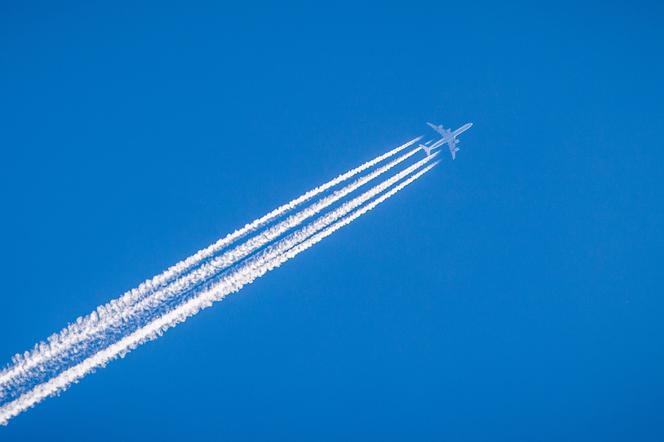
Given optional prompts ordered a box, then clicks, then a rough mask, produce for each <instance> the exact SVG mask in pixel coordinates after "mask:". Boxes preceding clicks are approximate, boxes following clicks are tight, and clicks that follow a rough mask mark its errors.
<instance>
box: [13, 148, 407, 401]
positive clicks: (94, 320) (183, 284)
mask: <svg viewBox="0 0 664 442" xmlns="http://www.w3.org/2000/svg"><path fill="white" fill-rule="evenodd" d="M419 150H420V148H419V147H418V148H415V149H412V150H411V151H410V152H408V153H406V154H405V155H402V156H400V157H398V158H397V159H395V160H393V161H391V162H390V163H388V164H386V165H384V166H382V167H380V168H378V169H376V170H375V171H373V172H371V173H369V174H367V175H365V176H363V177H361V178H358V179H357V180H355V181H354V182H353V183H351V184H350V185H348V186H346V187H344V188H342V189H340V190H337V191H336V192H334V193H333V194H331V195H330V196H327V197H325V198H322V199H320V200H319V201H317V202H316V203H314V204H312V205H311V206H309V207H307V208H305V209H303V210H301V211H300V212H297V213H295V214H293V215H291V216H289V217H288V218H286V219H285V220H284V221H281V222H280V223H278V224H276V225H274V226H272V227H270V228H268V229H267V230H265V231H263V232H261V233H260V234H259V235H256V236H255V237H253V238H251V239H249V240H248V241H246V242H245V243H242V244H240V245H239V246H237V247H235V248H234V249H231V250H228V251H226V252H225V253H223V254H222V255H221V256H219V257H216V258H214V259H213V260H211V261H210V262H206V263H205V264H203V265H202V266H200V267H199V268H197V269H195V270H193V271H191V272H190V273H188V274H186V275H185V276H182V277H181V278H179V279H176V280H175V281H174V282H173V283H172V284H170V285H168V286H166V287H165V288H162V289H159V290H157V291H156V292H153V293H152V294H149V295H147V296H144V297H143V299H140V300H137V301H136V302H134V303H132V304H130V305H128V306H124V305H123V303H122V302H119V301H118V300H115V301H111V303H110V304H111V305H114V309H113V311H112V312H111V313H110V314H105V315H104V316H102V317H100V315H99V314H98V313H97V312H98V310H99V309H97V311H95V312H93V313H92V314H91V315H88V316H87V317H85V318H82V319H80V320H78V321H77V322H76V323H74V324H72V325H70V326H69V327H67V328H66V329H64V330H63V331H62V332H61V333H60V335H59V339H58V340H57V341H53V342H49V343H48V344H47V343H42V345H38V346H37V347H36V350H35V351H33V352H32V353H31V354H30V355H29V357H28V358H25V359H23V360H22V361H21V362H20V363H17V364H16V365H15V366H13V367H12V369H11V370H8V371H7V372H6V373H4V374H3V376H2V377H0V397H2V394H1V392H2V385H5V386H8V384H9V383H11V382H16V380H17V379H19V378H20V377H22V376H29V371H30V370H31V369H34V368H35V367H38V366H39V365H40V364H43V363H44V362H45V361H51V360H53V359H55V358H61V359H62V358H67V357H68V355H70V354H72V353H75V352H76V351H77V350H78V349H79V345H81V344H82V345H85V341H86V340H88V339H92V338H94V337H95V336H96V335H99V334H103V333H104V332H105V331H107V329H108V327H112V326H117V325H119V324H120V323H121V322H122V321H124V320H127V319H129V318H130V317H136V316H137V315H140V314H142V313H144V312H146V311H149V310H151V309H153V308H155V307H157V306H159V305H160V304H161V303H163V302H164V301H165V300H167V299H170V298H172V297H173V296H177V295H178V294H181V293H184V292H186V291H187V290H189V289H191V288H193V287H194V286H196V285H197V284H199V283H201V282H204V281H205V280H207V279H209V278H211V277H213V276H214V275H215V274H217V273H218V272H219V271H220V270H221V269H224V268H227V267H229V266H231V265H233V264H235V263H237V262H238V261H239V260H241V259H243V258H245V257H246V256H248V255H249V254H251V253H253V252H254V251H256V250H258V249H259V248H261V247H263V246H264V245H266V244H268V243H270V242H272V241H273V240H275V239H276V238H278V237H279V236H280V235H282V234H283V233H285V232H287V231H288V230H290V229H292V228H293V227H296V226H297V225H299V224H301V223H302V222H304V221H305V220H306V219H307V218H310V217H311V216H314V215H315V214H317V213H319V212H320V211H321V210H323V209H325V208H326V207H329V206H330V205H331V204H333V203H335V202H336V201H338V200H340V199H341V198H343V197H345V196H347V195H348V194H350V193H352V192H354V191H355V190H357V189H358V188H360V187H361V186H363V185H364V184H366V183H368V182H369V181H371V180H373V179H374V178H376V177H378V176H379V175H381V174H383V173H385V172H387V171H388V170H390V169H392V168H393V167H395V166H396V165H398V164H400V163H401V162H403V161H405V160H407V159H408V158H410V157H411V156H413V155H414V154H415V153H417V152H418V151H419ZM107 305H108V304H107Z"/></svg>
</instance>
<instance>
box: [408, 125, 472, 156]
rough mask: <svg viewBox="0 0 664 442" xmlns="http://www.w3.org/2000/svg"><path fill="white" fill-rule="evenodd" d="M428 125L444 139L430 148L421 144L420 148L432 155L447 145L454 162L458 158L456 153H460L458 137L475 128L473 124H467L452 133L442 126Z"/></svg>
mask: <svg viewBox="0 0 664 442" xmlns="http://www.w3.org/2000/svg"><path fill="white" fill-rule="evenodd" d="M427 124H428V125H429V127H431V128H432V129H433V130H435V131H436V132H438V133H439V134H440V136H441V137H442V138H441V139H440V140H438V141H436V142H435V143H433V144H432V145H430V146H426V145H424V144H420V147H421V148H422V149H423V150H424V151H425V152H426V154H427V155H430V154H431V151H432V150H434V149H436V148H438V147H440V146H442V145H443V144H445V143H447V147H448V148H449V149H450V154H452V159H453V160H454V159H455V158H456V153H457V152H458V151H459V148H458V147H457V146H458V145H459V143H460V141H459V140H458V139H457V137H458V136H459V135H461V134H462V133H464V132H465V131H467V130H468V129H470V128H471V127H472V126H473V123H466V124H464V125H463V126H461V127H460V128H458V129H457V130H455V131H452V130H451V129H445V128H444V127H443V125H442V124H438V125H435V124H432V123H427Z"/></svg>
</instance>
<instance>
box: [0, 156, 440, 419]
mask: <svg viewBox="0 0 664 442" xmlns="http://www.w3.org/2000/svg"><path fill="white" fill-rule="evenodd" d="M433 156H434V155H432V156H431V157H427V158H425V159H424V160H422V161H420V162H418V163H416V164H414V165H413V166H411V167H409V168H408V169H406V170H408V173H406V174H404V172H405V171H406V170H404V172H401V173H399V174H396V175H395V176H394V177H392V178H390V179H389V180H386V181H384V182H383V183H381V184H379V185H378V186H375V187H374V188H372V189H371V190H369V191H367V192H365V193H364V194H363V195H361V196H360V197H357V198H356V199H354V200H352V201H350V202H348V203H345V204H344V206H345V207H346V209H345V213H346V214H347V213H348V212H349V211H351V210H354V209H355V208H356V207H358V206H360V205H362V203H360V202H359V201H360V200H362V199H364V201H367V198H369V199H370V198H372V197H373V196H375V195H377V194H378V193H380V192H382V191H383V190H385V189H387V188H389V187H390V186H391V185H392V184H394V183H395V182H397V181H398V180H400V179H401V178H403V177H405V176H407V175H408V174H409V173H411V172H413V171H414V170H416V169H417V168H419V167H421V166H422V165H424V164H425V163H426V162H427V161H429V160H430V159H431V158H433ZM436 164H437V162H436V163H434V164H431V165H429V166H427V167H425V168H423V169H421V170H420V171H419V172H417V173H415V174H413V175H412V176H410V177H409V178H408V179H407V180H405V181H403V182H402V183H400V184H398V185H397V186H395V187H394V188H392V189H391V190H389V191H388V192H386V193H384V194H383V195H382V196H380V197H378V198H376V199H375V200H373V201H372V202H370V203H367V204H365V205H364V206H362V207H361V208H360V209H358V210H355V211H354V212H353V213H352V214H350V215H347V216H345V217H341V219H340V220H339V218H340V216H338V215H340V214H343V213H344V210H342V208H339V209H337V210H335V211H334V212H336V213H337V217H336V219H337V221H336V222H335V221H334V216H330V215H331V214H330V215H326V216H325V217H323V218H326V217H327V219H328V226H327V227H326V228H324V229H322V230H320V229H319V230H320V231H319V232H318V233H316V234H314V235H310V236H309V237H308V239H305V238H304V237H298V238H297V240H296V241H295V242H294V243H293V239H294V238H295V236H297V235H298V233H300V235H299V236H302V235H301V232H295V233H294V234H291V235H290V236H288V237H286V238H285V239H282V240H280V241H278V242H277V244H281V245H280V246H279V247H275V246H270V247H268V249H266V252H264V253H261V254H259V255H258V256H256V257H253V258H250V259H249V260H248V261H247V263H246V264H243V265H240V266H239V267H237V268H235V269H233V271H232V272H231V273H230V274H229V275H226V276H224V277H223V278H221V280H220V281H219V282H218V283H217V284H216V285H214V286H212V287H211V288H209V289H208V290H206V291H204V292H202V293H200V294H198V295H197V296H195V297H194V298H192V299H190V300H188V301H186V302H185V303H184V304H182V305H180V306H178V307H177V308H175V309H173V310H172V311H170V312H168V313H166V314H164V315H163V316H160V317H159V318H156V319H155V320H153V321H152V322H150V323H149V324H146V325H145V326H144V327H142V328H140V329H138V330H136V331H134V332H133V333H131V334H129V335H127V336H125V337H124V338H122V339H121V340H119V341H118V342H116V343H114V344H111V345H110V346H108V347H107V348H105V349H103V350H101V351H99V352H97V353H95V354H94V355H92V356H91V357H89V358H87V359H86V360H84V361H82V362H80V363H79V364H77V365H75V366H73V367H71V368H69V369H67V370H65V371H63V372H62V373H60V374H59V375H57V376H56V377H54V378H52V379H50V380H49V381H47V382H45V383H42V384H40V385H37V386H35V387H34V388H33V389H32V390H31V391H29V392H27V393H25V394H23V395H21V396H20V397H19V398H18V399H16V400H14V401H12V402H10V403H8V404H6V405H4V406H3V407H0V424H6V423H7V422H8V421H9V419H11V418H12V417H14V416H16V415H18V414H19V413H21V412H22V411H24V410H26V409H28V408H29V407H31V406H33V405H35V404H36V403H38V402H39V401H41V400H43V399H44V398H46V397H48V396H50V395H53V394H55V393H57V392H59V391H61V390H64V389H65V388H67V387H68V386H69V385H70V384H71V383H73V382H76V381H77V380H79V379H81V378H82V377H83V376H85V375H86V374H88V373H89V372H90V371H92V370H94V369H95V368H97V367H101V366H104V365H106V364H107V363H108V362H109V361H111V360H112V359H115V358H117V357H118V356H124V355H125V354H126V353H127V352H129V351H131V350H132V349H134V348H136V347H137V346H138V345H140V344H141V343H143V342H145V341H147V340H150V339H154V338H155V337H157V336H160V335H161V334H162V333H163V332H164V331H165V330H167V329H168V328H171V327H174V326H175V325H177V324H178V323H180V322H182V321H184V320H186V319H187V318H188V317H190V316H193V315H195V314H196V313H197V312H199V311H200V310H202V309H203V308H206V307H209V306H210V305H212V304H213V302H215V301H218V300H220V299H222V298H223V297H225V296H226V295H228V294H229V293H233V292H236V291H238V290H239V289H240V288H242V287H243V286H244V285H246V284H249V283H251V282H253V281H254V280H255V279H256V278H259V277H260V276H262V275H264V274H265V273H267V272H268V271H270V270H272V269H274V268H277V267H279V266H280V265H281V264H282V263H284V262H286V261H287V260H289V259H291V258H293V257H295V256H296V255H297V254H299V253H301V252H302V251H304V250H306V249H308V248H309V247H311V246H313V245H314V244H316V243H318V242H319V241H321V240H322V239H323V238H325V237H327V236H329V235H330V234H332V233H333V232H334V231H336V230H338V229H339V228H341V227H343V226H344V225H347V224H349V223H350V222H352V221H353V220H354V219H356V218H358V217H359V216H361V215H363V214H364V213H366V212H368V211H369V210H371V209H373V208H374V207H375V206H377V205H378V204H380V203H381V202H383V201H385V200H386V199H387V198H390V197H391V196H392V195H394V194H396V193H397V192H398V191H400V190H401V189H403V188H404V187H405V186H407V185H408V184H410V183H412V182H413V181H415V180H416V179H417V178H419V177H420V176H422V175H423V174H425V173H426V172H428V171H429V170H431V168H433V167H434V166H435V165H436ZM397 176H398V177H399V178H398V179H395V178H396V177H397ZM388 182H390V184H389V185H388V184H386V183H388ZM377 188H380V189H381V190H376V189H377ZM369 195H372V196H369ZM344 206H342V207H344ZM313 224H315V223H312V225H313ZM304 229H306V227H305V228H304ZM304 229H302V230H304ZM287 241H290V242H287ZM282 249H283V250H282Z"/></svg>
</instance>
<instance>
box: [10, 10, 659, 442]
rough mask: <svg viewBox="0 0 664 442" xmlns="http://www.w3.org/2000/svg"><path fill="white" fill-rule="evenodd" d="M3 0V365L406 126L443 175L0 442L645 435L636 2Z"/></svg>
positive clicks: (648, 168)
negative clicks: (434, 144)
mask: <svg viewBox="0 0 664 442" xmlns="http://www.w3.org/2000/svg"><path fill="white" fill-rule="evenodd" d="M52 3H53V2H51V3H48V2H16V4H9V2H5V3H3V5H2V6H0V149H1V159H0V193H1V194H0V197H1V201H2V217H1V220H0V226H1V227H2V229H0V243H1V244H2V249H3V253H2V255H0V278H1V279H2V289H1V291H0V360H1V361H2V363H3V364H4V363H5V362H8V361H9V359H10V357H11V356H12V355H13V354H14V353H15V352H17V351H23V350H26V349H28V348H29V347H30V346H32V344H33V343H34V342H35V341H37V340H39V339H43V338H45V337H46V336H48V335H49V334H50V333H51V332H54V331H56V330H59V329H60V328H61V327H62V326H64V325H65V324H66V323H67V322H68V321H71V320H73V319H75V317H76V316H78V315H81V314H85V313H88V312H89V311H91V310H92V309H93V308H94V307H95V306H97V305H98V304H100V303H102V302H105V301H107V300H109V299H111V298H112V297H115V296H118V295H119V294H121V293H122V292H123V291H124V290H126V289H128V288H131V287H133V286H134V285H135V284H137V283H138V282H140V281H142V280H144V279H145V278H146V277H149V276H151V275H153V274H155V273H157V272H159V271H161V270H162V269H164V268H165V267H167V266H168V265H170V264H172V263H174V262H176V261H177V260H179V259H182V258H184V257H186V256H188V255H189V254H190V253H192V252H194V251H195V250H197V249H199V248H202V247H204V246H206V245H207V244H209V243H210V242H212V241H213V240H215V239H216V238H218V237H220V236H222V235H224V234H225V233H227V232H229V231H231V230H233V229H235V228H236V227H239V226H241V225H243V224H244V223H245V222H247V221H250V220H251V219H253V218H255V217H256V216H259V215H261V214H263V213H265V212H266V211H267V210H269V209H271V208H273V207H275V206H276V205H277V204H279V203H282V202H285V201H287V200H289V199H290V198H292V197H294V196H296V195H298V194H299V193H301V192H303V191H305V190H307V189H309V188H310V187H312V186H314V185H316V184H319V183H321V182H323V181H325V180H327V179H328V178H331V177H332V176H334V175H336V174H338V173H340V172H343V171H345V170H347V169H348V168H350V167H351V166H354V165H356V164H359V163H360V162H362V161H365V160H367V159H369V158H372V157H373V156H375V155H377V154H378V153H380V152H382V151H384V150H386V149H388V148H391V147H394V146H396V145H398V144H401V143H402V142H404V141H406V140H407V139H410V138H412V137H414V136H416V135H418V134H420V133H425V132H426V130H427V128H426V126H425V125H424V122H425V121H427V120H433V121H438V122H443V123H445V124H447V125H453V126H456V125H459V124H461V123H464V122H466V121H473V122H474V123H475V127H473V129H472V130H471V131H470V132H468V133H467V134H465V135H464V137H463V144H462V146H461V147H462V151H461V152H460V153H459V155H458V158H457V161H455V162H454V163H452V162H451V161H449V159H447V158H446V159H445V160H444V162H443V164H441V167H439V168H437V169H436V170H435V171H434V172H433V173H431V174H428V175H427V176H426V177H425V178H423V179H422V180H419V181H418V182H417V183H416V184H415V185H413V186H412V187H410V188H408V189H407V190H406V191H405V192H404V193H403V194H400V195H399V197H398V198H395V199H393V200H390V201H389V203H387V204H386V205H384V206H381V207H380V208H379V209H378V210H376V211H375V212H373V213H372V214H371V215H369V216H367V217H363V218H362V219H361V220H359V221H358V222H356V223H353V224H352V225H351V226H349V227H348V228H346V229H344V230H342V231H340V232H338V233H337V234H335V235H334V236H333V237H331V238H329V239H328V240H326V241H325V242H323V243H321V244H319V245H318V246H317V247H315V248H314V249H311V250H310V251H308V252H306V253H305V254H302V255H301V256H299V257H298V258H297V259H296V260H294V261H291V262H290V263H288V264H287V265H285V266H284V267H282V268H281V269H279V270H278V271H275V272H273V273H271V274H269V275H268V276H267V277H265V278H263V279H261V280H259V281H258V282H257V283H255V284H253V285H252V286H250V287H248V288H246V289H244V290H243V291H242V292H241V293H240V294H238V295H235V296H233V297H231V298H228V299H227V300H225V301H224V302H222V303H219V304H218V305H216V306H215V307H213V308H211V309H208V310H206V311H204V312H202V313H201V314H199V315H198V316H196V317H195V318H192V319H191V320H189V321H188V322H186V323H185V324H183V325H180V326H178V327H177V328H176V329H174V330H171V331H169V332H168V333H167V334H166V335H165V336H164V337H162V338H161V339H159V340H157V341H155V342H152V343H150V344H148V345H145V346H143V347H142V348H140V349H139V350H137V351H135V352H134V353H132V354H130V355H129V357H127V358H126V359H124V360H120V361H116V362H113V363H112V364H111V365H110V366H109V367H107V368H105V369H103V370H100V371H99V372H97V373H96V374H94V375H92V376H89V377H87V378H85V379H84V380H83V381H82V382H81V383H80V384H78V385H75V386H73V387H72V388H71V389H70V390H68V391H67V392H66V393H64V394H62V395H61V396H60V397H57V398H52V399H49V400H46V401H44V402H43V403H41V404H39V405H38V406H37V407H36V408H34V409H33V410H30V411H29V412H27V413H25V414H23V415H21V416H19V417H18V418H16V419H14V420H13V421H12V422H11V423H10V425H9V427H6V428H0V440H2V441H14V440H16V441H19V440H20V441H30V440H45V439H46V438H49V439H50V440H67V441H76V440H109V441H110V440H126V441H133V440H137V441H138V440H162V441H163V440H184V439H185V438H186V440H191V441H194V440H234V441H243V440H340V439H343V440H372V439H378V438H379V439H380V440H412V439H416V440H449V441H487V440H490V441H516V440H531V441H533V440H536V441H560V440H565V441H587V440H605V441H633V440H640V441H661V440H663V439H664V423H663V421H662V419H661V418H662V410H664V377H663V376H662V372H663V371H664V346H662V342H664V325H663V323H662V315H663V313H664V299H663V298H662V286H663V278H662V270H661V263H662V260H663V259H664V253H663V245H664V244H663V236H662V232H661V228H662V224H663V222H664V216H663V215H664V214H663V209H662V201H664V174H663V173H662V165H663V164H664V145H663V144H664V143H662V137H661V133H660V132H661V130H662V127H663V124H662V123H663V117H664V111H663V105H662V103H663V102H664V87H662V78H664V61H663V59H662V53H664V48H663V47H662V46H664V45H663V42H664V28H663V27H662V18H663V14H662V12H663V8H662V6H661V4H659V3H657V2H608V3H609V4H607V2H585V5H582V6H580V5H579V4H577V3H569V4H562V3H560V2H555V3H553V4H550V5H538V6H537V7H536V8H534V7H531V6H526V5H517V4H505V3H504V2H487V3H485V2H482V1H479V2H456V3H457V4H456V5H453V4H443V3H438V2H436V4H435V5H434V4H426V3H414V2H408V3H405V4H403V5H402V6H400V7H385V6H381V5H371V6H366V5H361V4H359V3H355V2H354V3H350V4H347V5H343V4H335V5H330V6H326V7H321V6H317V7H315V8H312V7H304V6H287V5H284V4H282V3H277V4H273V5H253V6H252V7H251V8H241V9H230V8H229V7H227V6H225V5H222V3H219V2H209V3H207V2H180V3H179V4H172V3H168V2H140V5H135V4H134V2H124V3H123V2H60V3H62V4H61V5H54V4H52Z"/></svg>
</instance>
